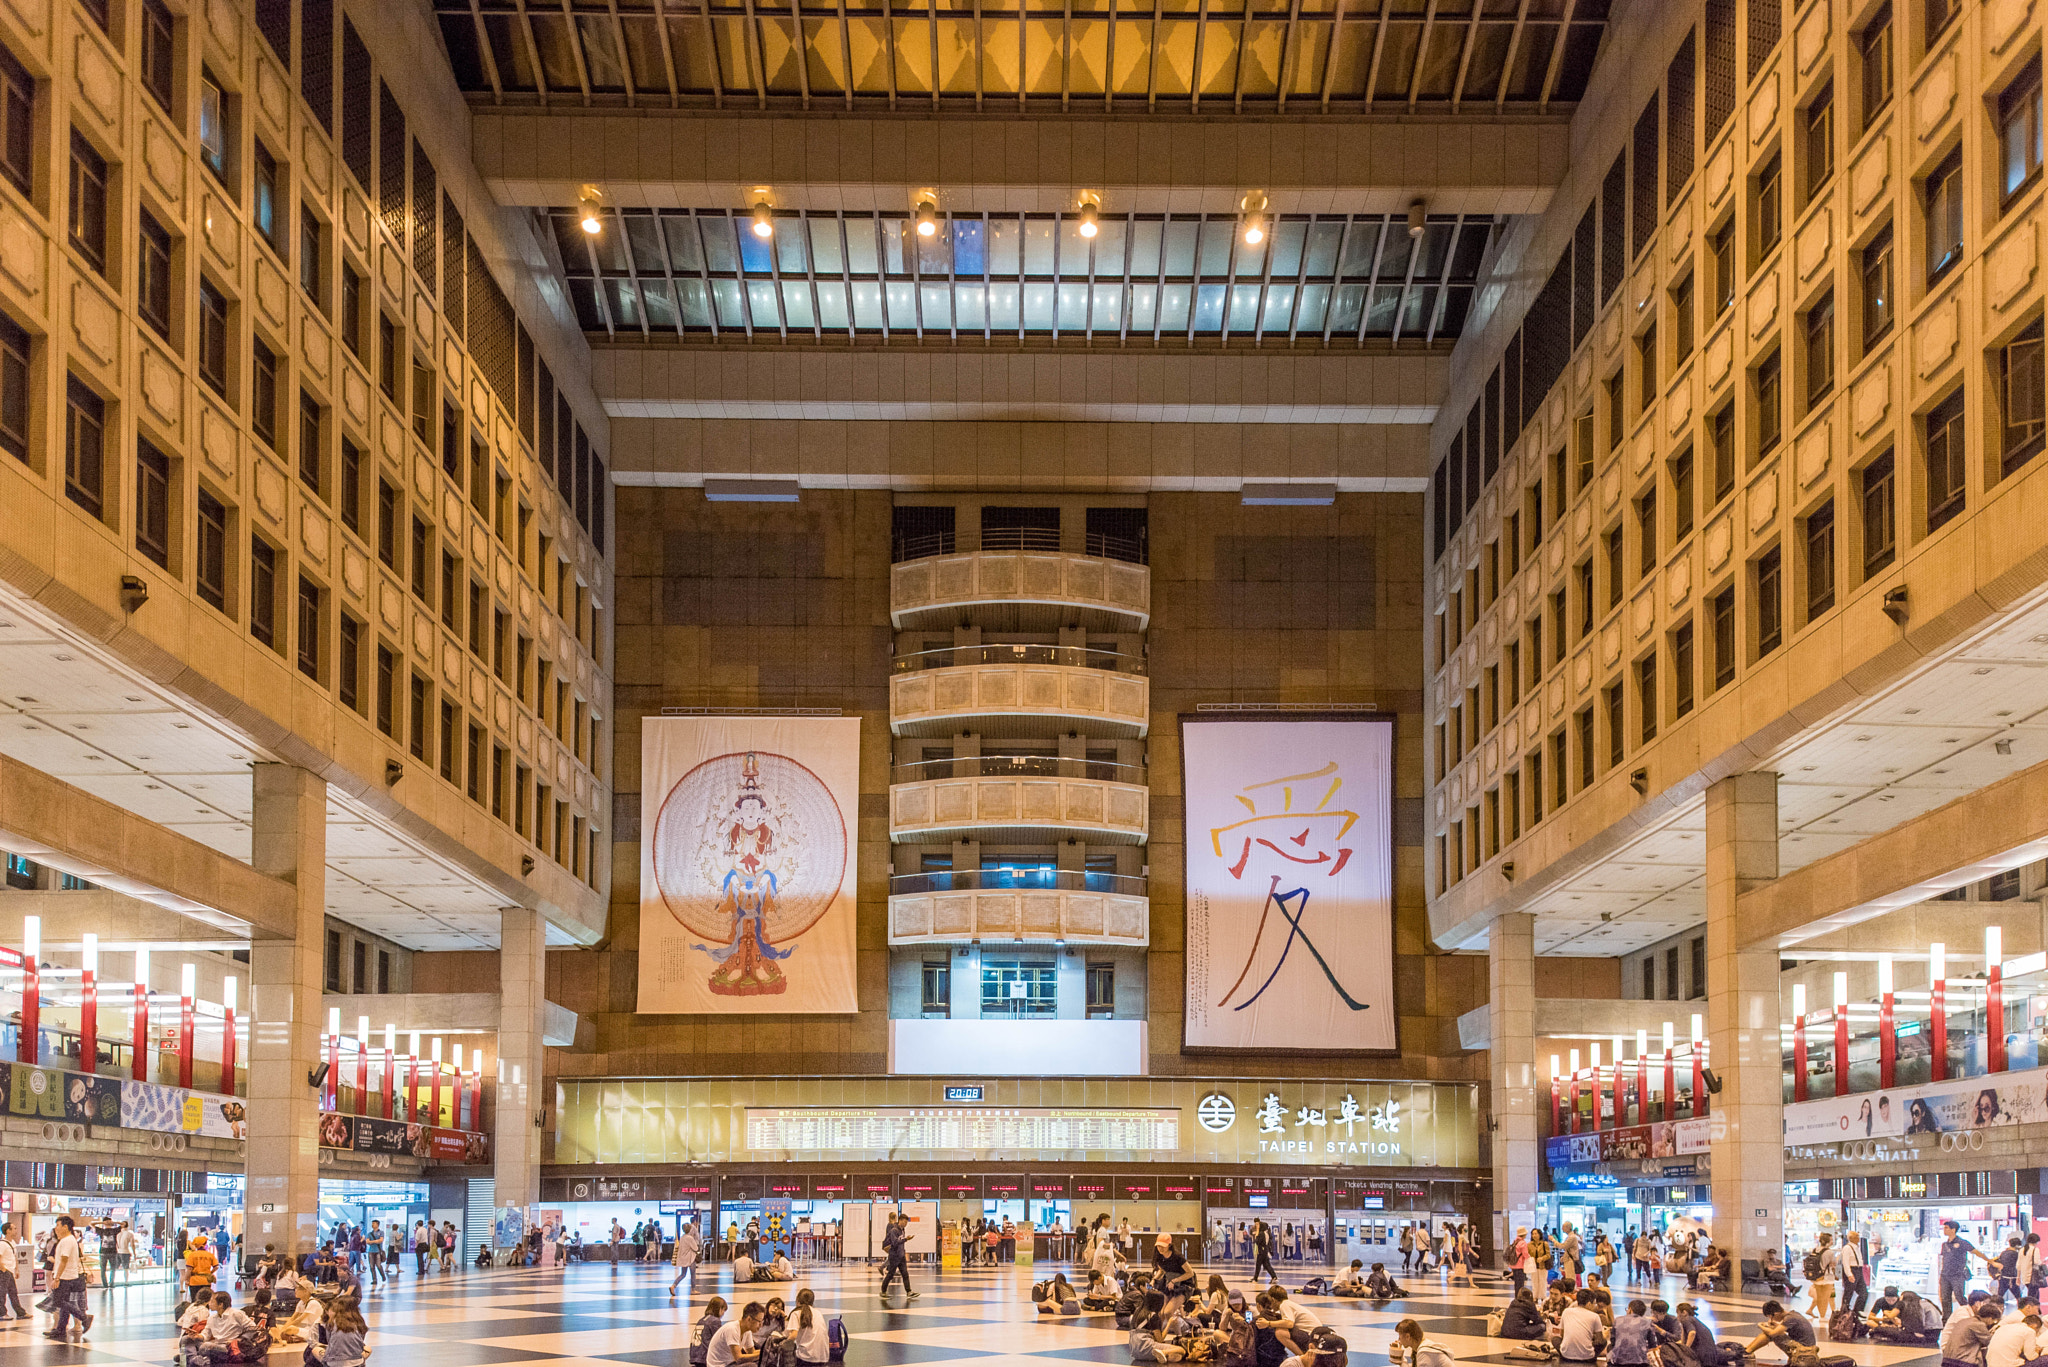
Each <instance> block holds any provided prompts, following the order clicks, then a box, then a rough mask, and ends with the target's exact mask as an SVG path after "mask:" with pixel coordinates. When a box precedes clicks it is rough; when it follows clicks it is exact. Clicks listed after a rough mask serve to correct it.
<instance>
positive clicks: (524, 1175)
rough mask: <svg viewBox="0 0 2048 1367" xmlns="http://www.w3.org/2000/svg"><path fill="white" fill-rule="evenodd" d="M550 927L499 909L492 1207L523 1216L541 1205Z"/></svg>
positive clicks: (536, 916)
mask: <svg viewBox="0 0 2048 1367" xmlns="http://www.w3.org/2000/svg"><path fill="white" fill-rule="evenodd" d="M547 940H548V935H547V923H546V922H545V921H543V920H542V919H541V916H540V913H539V912H537V911H530V910H528V909H527V908H525V907H501V908H500V909H499V911H498V994H499V1007H498V1012H499V1014H498V1105H497V1120H498V1133H497V1135H496V1137H495V1140H494V1142H493V1152H494V1154H495V1159H494V1162H493V1176H494V1177H495V1178H496V1188H495V1190H496V1195H495V1196H494V1198H493V1199H494V1201H495V1203H496V1204H497V1205H498V1206H500V1207H504V1206H518V1207H520V1208H521V1209H522V1210H523V1209H524V1208H525V1207H527V1206H530V1205H535V1204H538V1203H539V1201H540V1153H541V1133H542V1131H541V1127H540V1126H539V1125H537V1124H535V1123H534V1122H535V1121H536V1120H537V1119H539V1117H540V1116H541V1115H542V1114H543V1113H544V1112H545V1110H546V1108H547V1098H546V1095H545V1094H544V1093H543V1092H542V1090H541V1071H542V1068H543V1066H544V1065H545V1063H546V1048H545V1046H544V1045H543V1044H542V1043H541V1031H542V1022H543V1016H544V1013H545V1010H546V1006H547Z"/></svg>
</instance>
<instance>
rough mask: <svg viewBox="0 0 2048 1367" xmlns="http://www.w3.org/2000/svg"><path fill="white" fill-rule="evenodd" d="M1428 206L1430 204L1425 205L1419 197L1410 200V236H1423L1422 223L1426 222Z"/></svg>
mask: <svg viewBox="0 0 2048 1367" xmlns="http://www.w3.org/2000/svg"><path fill="white" fill-rule="evenodd" d="M1427 207H1428V206H1427V205H1425V204H1424V202H1423V201H1422V200H1419V199H1414V200H1410V201H1409V202H1408V236H1410V237H1421V236H1422V225H1423V222H1424V214H1425V212H1426V210H1427Z"/></svg>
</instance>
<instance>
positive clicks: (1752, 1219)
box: [1707, 773, 1785, 1269]
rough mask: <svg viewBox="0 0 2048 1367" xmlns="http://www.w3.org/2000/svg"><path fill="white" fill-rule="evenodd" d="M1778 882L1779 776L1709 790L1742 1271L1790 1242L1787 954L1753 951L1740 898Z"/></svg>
mask: <svg viewBox="0 0 2048 1367" xmlns="http://www.w3.org/2000/svg"><path fill="white" fill-rule="evenodd" d="M1777 876H1778V776H1777V775H1776V774H1772V773H1752V774H1738V775H1736V776H1735V777H1733V778H1725V779H1722V780H1721V781H1720V782H1719V783H1716V784H1715V785H1714V786H1713V787H1711V788H1709V789H1707V1041H1708V1044H1707V1049H1708V1053H1707V1062H1708V1065H1709V1066H1710V1067H1711V1068H1712V1069H1713V1071H1714V1073H1715V1074H1716V1076H1718V1077H1719V1078H1720V1080H1721V1092H1720V1094H1719V1095H1718V1096H1715V1097H1713V1098H1712V1100H1711V1102H1710V1106H1711V1109H1710V1110H1709V1112H1708V1116H1707V1123H1708V1124H1709V1126H1710V1127H1711V1129H1710V1131H1709V1133H1710V1136H1711V1143H1712V1148H1711V1157H1712V1161H1713V1196H1714V1217H1715V1218H1714V1242H1715V1243H1716V1244H1719V1245H1720V1246H1721V1247H1722V1248H1724V1249H1726V1250H1728V1255H1729V1257H1730V1258H1732V1259H1735V1260H1736V1263H1735V1266H1736V1267H1737V1268H1738V1269H1739V1268H1740V1267H1741V1261H1740V1260H1742V1259H1745V1258H1758V1257H1761V1256H1762V1254H1763V1251H1764V1250H1765V1249H1767V1248H1776V1247H1777V1246H1778V1245H1779V1244H1780V1243H1781V1242H1782V1241H1783V1238H1784V1234H1783V1225H1782V1223H1781V1218H1782V1208H1783V1201H1784V1196H1785V1125H1784V1111H1785V1105H1784V1094H1783V1076H1784V1059H1783V1056H1782V1054H1781V1052H1780V1048H1779V1041H1778V950H1777V947H1776V946H1775V945H1771V944H1764V945H1760V946H1755V947H1752V948H1743V947H1742V945H1743V942H1744V940H1745V939H1746V938H1747V937H1745V936H1744V935H1743V934H1742V929H1741V927H1740V925H1739V924H1738V923H1737V920H1736V898H1737V896H1738V895H1739V894H1741V893H1742V892H1745V891H1747V890H1748V889H1750V888H1751V887H1754V886H1756V885H1757V884H1759V883H1763V882H1768V881H1769V880H1771V879H1773V878H1776V877H1777Z"/></svg>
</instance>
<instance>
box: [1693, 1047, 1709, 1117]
mask: <svg viewBox="0 0 2048 1367" xmlns="http://www.w3.org/2000/svg"><path fill="white" fill-rule="evenodd" d="M1707 1103H1708V1097H1707V1042H1706V1041H1705V1040H1703V1039H1696V1040H1694V1041H1693V1042H1692V1113H1693V1114H1694V1115H1695V1116H1702V1115H1705V1114H1706V1113H1707Z"/></svg>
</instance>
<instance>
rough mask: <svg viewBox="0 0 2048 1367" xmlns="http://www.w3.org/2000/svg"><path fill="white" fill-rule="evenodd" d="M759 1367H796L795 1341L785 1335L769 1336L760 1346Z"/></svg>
mask: <svg viewBox="0 0 2048 1367" xmlns="http://www.w3.org/2000/svg"><path fill="white" fill-rule="evenodd" d="M761 1367H796V1340H795V1339H793V1338H791V1337H790V1336H789V1335H787V1334H771V1335H769V1336H768V1341H767V1342H766V1343H763V1344H762V1345H761Z"/></svg>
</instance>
